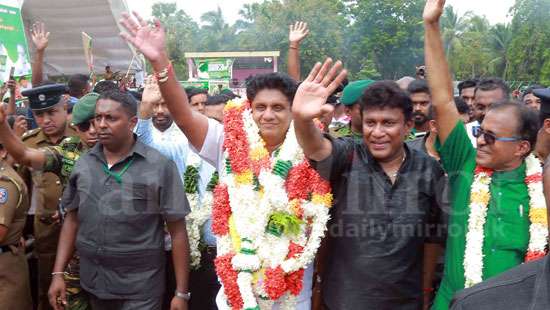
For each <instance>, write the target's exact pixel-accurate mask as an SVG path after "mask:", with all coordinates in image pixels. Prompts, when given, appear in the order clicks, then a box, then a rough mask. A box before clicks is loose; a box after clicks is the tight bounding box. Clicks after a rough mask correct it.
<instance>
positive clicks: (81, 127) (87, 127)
mask: <svg viewBox="0 0 550 310" xmlns="http://www.w3.org/2000/svg"><path fill="white" fill-rule="evenodd" d="M90 126H91V123H90V121H87V122H84V123H80V124H78V125H76V127H77V128H78V130H80V131H82V132H86V131H88V130H90Z"/></svg>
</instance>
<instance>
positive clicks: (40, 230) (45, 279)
mask: <svg viewBox="0 0 550 310" xmlns="http://www.w3.org/2000/svg"><path fill="white" fill-rule="evenodd" d="M74 135H76V132H75V131H74V130H73V129H72V128H71V127H67V129H66V130H65V136H64V137H63V138H62V139H60V140H59V141H62V140H63V139H64V138H65V137H69V136H74ZM21 140H22V141H23V143H24V144H25V146H27V147H30V148H33V149H39V148H43V147H50V146H55V145H57V144H58V143H54V142H51V141H50V139H49V138H48V137H47V136H46V135H45V134H44V132H43V131H42V129H40V128H37V129H34V130H30V131H28V132H26V133H25V134H24V135H23V136H22V137H21ZM59 143H60V142H59ZM18 172H19V174H20V175H21V177H22V178H23V180H24V181H25V183H26V184H27V186H28V188H29V191H30V192H31V201H32V202H31V206H32V205H34V206H35V207H36V210H35V216H34V223H33V226H34V238H35V249H34V255H35V256H36V258H37V259H38V300H37V302H38V310H46V309H48V310H49V309H52V308H51V307H50V303H49V301H48V289H49V287H50V283H51V282H52V276H51V273H52V270H53V265H54V263H55V255H56V252H57V242H58V241H59V233H60V231H61V225H59V223H58V222H57V221H56V220H54V219H53V218H52V216H53V215H55V214H56V212H57V209H58V207H59V201H60V199H61V194H62V193H63V186H62V185H61V180H60V179H59V177H58V176H57V175H56V174H54V173H51V172H43V171H33V172H32V173H31V170H30V169H28V168H27V167H22V166H21V167H20V169H19V171H18ZM31 178H32V182H31Z"/></svg>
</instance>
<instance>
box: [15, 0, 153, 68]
mask: <svg viewBox="0 0 550 310" xmlns="http://www.w3.org/2000/svg"><path fill="white" fill-rule="evenodd" d="M21 10H22V16H23V22H24V24H25V29H26V32H27V40H28V41H29V48H30V50H31V54H33V52H34V51H33V49H34V46H33V44H32V41H31V36H30V33H29V29H30V27H31V25H32V24H33V23H34V22H36V21H42V22H44V23H45V24H46V28H47V30H48V31H49V32H50V33H51V34H50V42H49V45H48V49H47V50H46V55H45V59H44V60H45V66H44V72H45V73H46V74H47V75H50V76H59V75H71V74H75V73H84V74H87V73H88V72H89V70H88V66H87V64H86V58H85V56H84V48H83V44H82V32H86V33H87V34H88V35H90V36H91V37H92V40H93V44H92V46H93V57H94V71H95V72H96V73H103V72H104V68H105V66H107V65H110V66H111V69H112V70H113V71H114V72H116V71H122V72H124V73H126V70H128V67H129V66H130V63H132V67H131V71H132V72H141V71H143V68H144V66H143V63H144V62H143V58H142V57H139V56H136V57H134V56H135V55H136V53H135V50H134V49H133V48H132V47H130V45H129V44H128V43H126V42H125V41H124V40H123V39H122V38H120V37H119V33H120V31H121V28H120V26H119V24H118V20H119V19H120V17H121V13H122V12H127V11H128V9H127V5H126V1H125V0H24V1H23V6H22V8H21ZM31 57H32V56H31ZM132 59H134V61H133V62H132Z"/></svg>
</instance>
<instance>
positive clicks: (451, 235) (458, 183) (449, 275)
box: [433, 121, 530, 310]
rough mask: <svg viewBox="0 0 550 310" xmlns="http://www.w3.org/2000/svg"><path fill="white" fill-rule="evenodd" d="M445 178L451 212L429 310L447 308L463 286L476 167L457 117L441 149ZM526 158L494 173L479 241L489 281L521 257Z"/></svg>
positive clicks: (525, 230)
mask: <svg viewBox="0 0 550 310" xmlns="http://www.w3.org/2000/svg"><path fill="white" fill-rule="evenodd" d="M440 155H441V161H442V163H443V168H444V169H445V170H446V172H447V173H448V176H449V186H450V193H451V197H450V199H451V213H450V216H449V231H448V238H447V248H446V253H445V269H444V274H443V280H442V281H441V286H440V288H439V291H438V292H437V296H436V300H435V303H434V307H433V309H436V310H443V309H448V308H449V304H450V302H451V299H452V297H453V295H454V293H456V292H457V291H459V290H461V289H463V288H464V282H465V278H464V266H463V262H464V251H465V247H466V233H467V231H468V217H469V203H470V189H471V186H472V182H473V179H474V170H475V167H476V149H475V148H474V147H473V146H472V144H471V142H470V139H469V138H468V135H467V133H466V128H465V126H464V124H463V123H462V121H459V122H458V124H457V125H456V127H455V128H454V130H453V131H452V132H451V134H450V135H449V137H448V138H447V140H446V141H445V144H443V145H442V146H441V149H440ZM525 173H526V172H525V162H524V163H523V164H522V165H521V166H520V167H518V168H516V169H514V170H512V171H501V172H494V173H493V176H492V179H491V185H490V192H491V200H490V202H489V206H488V209H487V219H486V222H485V226H484V233H485V234H484V240H483V255H484V258H483V276H482V278H483V279H484V280H485V279H488V278H490V277H493V276H496V275H498V274H500V273H502V272H504V271H506V270H508V269H510V268H512V267H515V266H517V265H519V264H521V263H522V262H523V260H524V256H525V253H526V251H527V246H528V243H529V224H530V223H529V194H528V191H527V185H525V181H524V179H525Z"/></svg>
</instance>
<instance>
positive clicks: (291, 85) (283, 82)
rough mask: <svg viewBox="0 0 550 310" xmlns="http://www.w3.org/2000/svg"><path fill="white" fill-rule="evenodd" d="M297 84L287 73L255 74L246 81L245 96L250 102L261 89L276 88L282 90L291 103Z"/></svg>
mask: <svg viewBox="0 0 550 310" xmlns="http://www.w3.org/2000/svg"><path fill="white" fill-rule="evenodd" d="M297 88H298V84H297V83H296V81H295V80H294V79H293V78H291V77H290V76H288V75H287V74H284V73H280V72H274V73H264V74H257V75H255V76H253V77H252V78H250V79H249V80H248V81H247V83H246V97H247V98H248V100H250V101H251V102H252V101H254V98H256V95H258V93H259V92H260V91H261V90H263V89H276V90H279V91H280V92H282V93H283V94H284V95H285V97H286V98H287V99H288V101H289V102H290V105H292V101H293V100H294V95H295V94H296V89H297Z"/></svg>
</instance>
